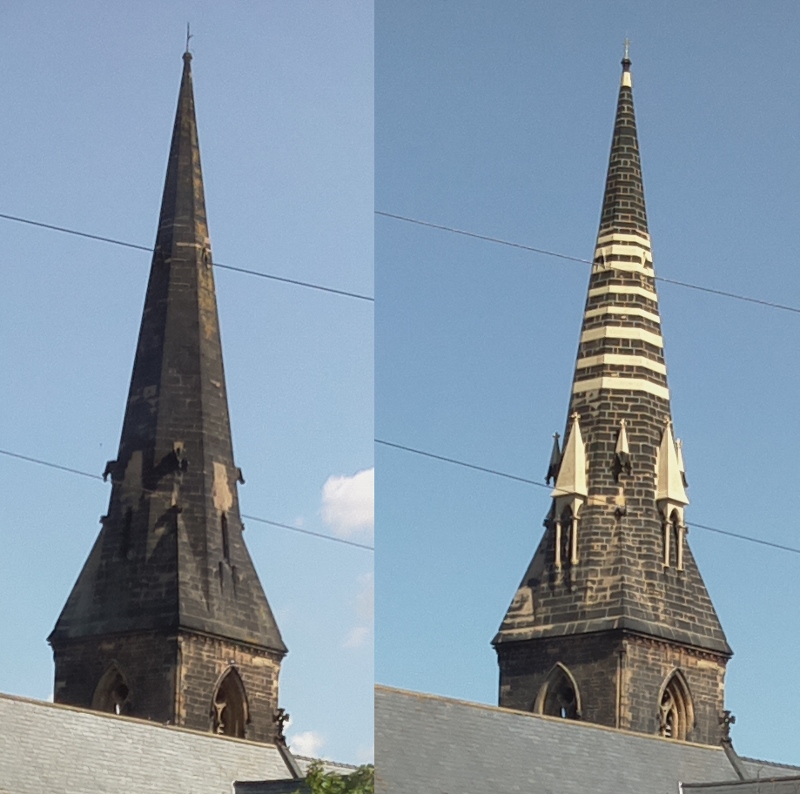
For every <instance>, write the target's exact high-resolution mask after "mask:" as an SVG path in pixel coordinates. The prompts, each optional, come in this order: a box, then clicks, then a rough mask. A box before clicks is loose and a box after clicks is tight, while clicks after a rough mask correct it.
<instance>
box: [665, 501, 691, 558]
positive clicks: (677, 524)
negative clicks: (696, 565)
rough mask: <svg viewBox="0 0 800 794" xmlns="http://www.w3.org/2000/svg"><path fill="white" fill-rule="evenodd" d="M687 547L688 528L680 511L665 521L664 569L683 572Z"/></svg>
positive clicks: (675, 511)
mask: <svg viewBox="0 0 800 794" xmlns="http://www.w3.org/2000/svg"><path fill="white" fill-rule="evenodd" d="M685 545H686V526H685V525H684V523H683V520H682V516H681V515H680V512H679V511H678V510H673V511H672V512H671V513H670V515H669V517H668V518H667V519H666V520H665V521H664V568H665V569H666V568H675V570H676V571H678V573H681V572H682V571H683V552H684V547H685Z"/></svg>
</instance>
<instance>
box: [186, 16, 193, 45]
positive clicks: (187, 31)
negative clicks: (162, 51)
mask: <svg viewBox="0 0 800 794" xmlns="http://www.w3.org/2000/svg"><path fill="white" fill-rule="evenodd" d="M191 38H192V33H191V30H190V28H189V23H188V22H187V23H186V52H189V39H191Z"/></svg>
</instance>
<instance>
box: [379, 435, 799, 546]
mask: <svg viewBox="0 0 800 794" xmlns="http://www.w3.org/2000/svg"><path fill="white" fill-rule="evenodd" d="M374 441H375V443H376V444H380V445H382V446H384V447H391V448H392V449H399V450H402V451H403V452H411V453H413V454H414V455H421V456H422V457H424V458H431V459H433V460H438V461H442V462H444V463H452V464H453V465H455V466H461V467H462V468H465V469H471V470H472V471H480V472H483V473H485V474H493V475H495V476H496V477H502V478H503V479H506V480H513V481H514V482H521V483H523V484H525V485H535V486H536V487H537V488H547V490H549V491H554V490H555V489H554V488H553V486H551V485H547V483H544V482H540V481H538V480H531V479H528V478H527V477H519V476H517V475H516V474H509V473H508V472H505V471H500V470H499V469H491V468H489V467H487V466H478V465H476V464H475V463H468V462H467V461H465V460H459V459H458V458H450V457H447V456H446V455H436V454H434V453H433V452H427V451H425V450H424V449H416V448H415V447H407V446H405V445H404V444H395V443H393V442H391V441H384V440H383V439H380V438H376V439H374ZM565 493H566V492H565ZM686 526H689V527H695V528H696V529H704V530H706V531H708V532H715V533H717V534H718V535H725V536H726V537H729V538H736V539H738V540H746V541H749V542H750V543H758V544H759V545H761V546H769V547H770V548H773V549H779V550H781V551H789V552H791V553H792V554H800V548H796V547H794V546H784V545H783V544H781V543H773V542H772V541H771V540H763V539H762V538H754V537H752V536H750V535H742V534H740V533H738V532H730V531H729V530H726V529H720V528H719V527H710V526H708V525H706V524H696V523H694V522H690V521H687V522H686Z"/></svg>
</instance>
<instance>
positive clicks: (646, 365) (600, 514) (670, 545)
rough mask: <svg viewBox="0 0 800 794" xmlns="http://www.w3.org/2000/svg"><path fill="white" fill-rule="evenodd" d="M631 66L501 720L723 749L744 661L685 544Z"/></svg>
mask: <svg viewBox="0 0 800 794" xmlns="http://www.w3.org/2000/svg"><path fill="white" fill-rule="evenodd" d="M630 66H631V62H630V59H629V57H628V51H627V46H626V50H625V57H624V58H623V61H622V79H621V85H620V89H619V100H618V104H617V111H616V119H615V123H614V134H613V140H612V144H611V157H610V160H609V166H608V176H607V180H606V187H605V195H604V198H603V207H602V212H601V219H600V229H599V232H598V236H597V244H596V247H595V254H594V260H593V261H594V264H593V266H592V271H591V275H590V278H589V292H588V296H587V299H586V308H585V311H584V315H583V326H582V328H581V335H580V342H579V346H578V358H577V362H576V365H575V375H574V378H573V382H572V392H571V397H570V403H569V411H568V416H569V419H568V422H567V430H566V434H565V444H564V448H563V450H562V449H561V447H560V445H559V441H558V436H556V439H555V443H554V447H553V450H552V454H551V458H550V466H549V471H548V481H550V480H551V479H553V480H554V481H555V482H554V488H553V491H552V494H551V495H552V505H551V508H550V511H549V513H548V515H547V517H546V519H545V522H544V524H545V532H544V536H543V537H542V540H541V541H540V543H539V546H538V548H537V550H536V552H535V554H534V557H533V560H532V561H531V563H530V565H529V567H528V570H527V571H526V573H525V576H524V578H523V580H522V583H521V584H520V587H519V589H518V590H517V592H516V595H515V596H514V599H513V601H512V603H511V606H510V607H509V608H508V611H507V613H506V616H505V618H504V620H503V623H502V625H501V627H500V631H499V633H498V634H497V636H496V637H495V639H494V642H493V644H494V646H495V649H496V651H497V655H498V662H499V665H500V705H501V706H506V707H509V708H515V709H523V710H534V711H537V712H539V713H545V714H552V715H557V716H561V717H564V718H571V719H582V720H586V721H589V722H594V723H599V724H601V725H608V726H611V727H617V728H624V729H628V730H633V731H638V732H641V733H649V734H656V735H658V734H660V735H661V736H664V737H668V738H675V739H682V740H687V741H691V742H698V743H703V744H718V743H719V741H720V737H721V729H720V719H721V718H722V716H723V715H722V712H723V708H724V677H725V667H726V664H727V661H728V659H729V658H730V657H731V655H732V651H731V649H730V647H729V646H728V643H727V640H726V639H725V634H724V633H723V631H722V627H721V626H720V622H719V619H718V617H717V614H716V612H715V610H714V606H713V604H712V602H711V598H710V597H709V594H708V592H707V590H706V587H705V584H704V583H703V580H702V577H701V576H700V572H699V571H698V569H697V564H696V563H695V560H694V557H693V556H692V553H691V550H690V548H689V545H688V542H687V529H686V523H685V518H684V511H685V508H686V507H687V505H688V504H689V499H688V497H687V495H686V487H687V483H686V476H685V471H684V465H683V454H682V449H681V443H680V441H676V439H675V437H674V433H673V427H672V413H671V409H670V394H669V388H668V386H667V369H666V364H665V359H664V341H663V337H662V333H661V318H660V315H659V310H658V296H657V295H656V287H655V271H654V270H653V256H652V249H651V244H650V235H649V232H648V227H647V213H646V209H645V201H644V188H643V183H642V173H641V163H640V159H639V145H638V140H637V133H636V120H635V116H634V109H633V92H632V76H631V70H630Z"/></svg>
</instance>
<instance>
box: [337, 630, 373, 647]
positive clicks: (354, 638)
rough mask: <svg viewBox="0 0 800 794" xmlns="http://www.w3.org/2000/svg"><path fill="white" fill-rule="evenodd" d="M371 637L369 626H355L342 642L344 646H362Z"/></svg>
mask: <svg viewBox="0 0 800 794" xmlns="http://www.w3.org/2000/svg"><path fill="white" fill-rule="evenodd" d="M368 637H369V626H354V627H353V628H352V629H350V631H349V632H347V636H346V637H345V639H344V643H342V647H343V648H360V647H361V646H362V645H363V644H364V643H365V642H366V641H367V638H368Z"/></svg>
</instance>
